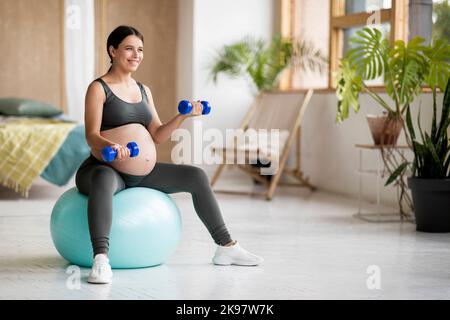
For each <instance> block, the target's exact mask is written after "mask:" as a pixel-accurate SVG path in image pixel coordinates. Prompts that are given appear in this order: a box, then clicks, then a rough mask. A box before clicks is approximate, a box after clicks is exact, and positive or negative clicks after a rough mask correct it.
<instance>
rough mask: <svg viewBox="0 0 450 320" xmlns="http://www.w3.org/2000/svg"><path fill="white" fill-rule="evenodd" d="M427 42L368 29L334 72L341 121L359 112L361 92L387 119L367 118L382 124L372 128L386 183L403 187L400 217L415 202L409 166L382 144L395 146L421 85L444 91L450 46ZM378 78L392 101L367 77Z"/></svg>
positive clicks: (400, 199) (357, 38) (400, 189)
mask: <svg viewBox="0 0 450 320" xmlns="http://www.w3.org/2000/svg"><path fill="white" fill-rule="evenodd" d="M424 41H425V40H424V39H423V38H420V37H415V38H413V39H412V40H411V41H409V43H408V44H405V42H404V41H401V40H398V41H396V42H395V43H394V44H393V45H391V44H390V43H389V41H388V40H387V39H385V38H383V36H382V34H381V32H380V31H379V30H377V29H373V28H368V27H365V28H363V29H362V30H361V31H358V32H357V33H356V37H353V38H352V39H351V42H352V43H354V44H356V45H357V46H356V47H355V48H354V49H352V50H350V51H349V52H347V54H346V55H345V57H344V59H342V60H341V64H340V68H339V69H338V70H337V72H336V80H337V88H336V94H337V97H338V104H337V116H336V121H337V122H342V121H343V120H344V119H346V118H348V116H349V109H350V108H353V109H354V111H355V112H358V111H359V109H360V105H359V94H360V93H361V92H364V93H367V94H368V95H369V96H370V97H371V98H373V99H374V100H375V101H376V102H377V104H378V105H379V106H380V107H381V109H382V111H383V115H382V116H381V117H379V118H380V119H379V120H378V121H380V122H384V123H382V124H381V125H380V124H379V123H375V124H373V123H372V122H373V121H372V118H371V117H370V116H369V117H368V120H369V124H370V125H371V127H372V129H373V128H375V129H376V128H378V130H373V131H372V136H373V138H374V142H375V144H379V147H380V151H381V155H382V159H383V162H384V164H385V168H386V170H387V171H388V174H389V175H390V177H389V179H388V180H387V182H386V185H388V184H391V183H394V182H395V184H396V185H397V186H398V187H399V191H400V192H399V193H398V202H399V208H400V215H401V216H402V217H404V216H407V214H409V212H406V211H405V210H404V208H403V204H404V203H406V206H407V207H408V208H409V211H413V210H414V205H413V200H411V198H410V197H409V195H408V193H407V192H406V189H407V185H406V181H405V179H404V177H405V173H406V167H407V165H403V166H402V164H401V165H400V167H401V168H399V167H397V163H398V161H395V162H393V161H392V159H393V157H392V155H393V151H392V148H385V147H384V145H386V144H387V145H395V143H396V141H397V137H398V134H399V133H400V130H401V128H403V127H404V126H405V125H404V123H405V121H404V118H405V114H406V112H407V111H409V108H410V105H411V103H412V102H413V101H414V99H415V98H416V97H417V96H418V95H420V94H421V93H422V86H423V85H428V86H429V87H430V88H431V89H432V91H433V95H434V96H435V95H436V90H437V89H440V90H441V91H444V90H445V86H446V84H447V80H448V78H449V75H450V64H449V56H450V46H449V44H448V43H447V42H446V41H445V40H442V39H441V40H436V41H433V42H431V43H430V44H429V45H424ZM376 78H382V79H383V83H384V85H385V88H386V93H387V95H388V96H389V98H390V99H389V101H387V100H385V99H383V98H382V97H381V96H380V95H379V94H377V93H376V92H375V91H374V90H373V89H372V88H370V87H369V86H368V85H367V84H366V83H365V81H366V80H374V79H376ZM377 131H378V132H377ZM405 136H406V140H407V141H410V140H411V139H410V138H409V137H408V133H407V132H405ZM409 145H411V144H410V143H409ZM402 161H403V160H402ZM402 161H400V162H402Z"/></svg>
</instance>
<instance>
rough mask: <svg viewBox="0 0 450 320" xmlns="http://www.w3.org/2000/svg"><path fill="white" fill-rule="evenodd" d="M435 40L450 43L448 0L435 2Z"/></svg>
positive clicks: (449, 6) (435, 0) (434, 0)
mask: <svg viewBox="0 0 450 320" xmlns="http://www.w3.org/2000/svg"><path fill="white" fill-rule="evenodd" d="M433 38H435V39H447V41H448V42H449V43H450V4H449V1H448V0H445V1H443V0H433Z"/></svg>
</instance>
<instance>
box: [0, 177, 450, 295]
mask: <svg viewBox="0 0 450 320" xmlns="http://www.w3.org/2000/svg"><path fill="white" fill-rule="evenodd" d="M72 186H73V184H72V183H71V184H69V185H67V186H66V187H64V188H58V187H55V186H52V185H50V184H48V183H47V182H45V181H43V180H38V181H37V183H36V185H35V186H34V187H33V188H32V190H31V193H30V197H29V199H26V200H25V199H21V198H20V197H19V196H17V195H16V194H15V193H14V192H11V191H9V190H7V189H5V188H3V187H0V299H202V300H203V299H225V300H227V299H449V298H450V268H449V266H450V234H427V233H418V232H416V231H415V226H414V225H413V224H411V223H407V222H405V223H381V224H378V223H368V222H364V221H361V220H359V219H355V218H354V217H352V214H353V213H355V212H356V209H357V202H356V200H354V199H345V198H342V197H338V196H335V195H331V194H326V193H322V192H320V191H319V192H315V193H311V192H309V191H307V190H305V189H293V188H284V189H283V188H281V189H279V190H278V192H277V194H276V196H275V198H274V200H273V201H271V202H267V201H265V200H264V199H262V198H250V197H247V196H231V195H217V199H218V201H219V203H220V206H221V208H222V211H223V215H224V218H225V221H226V222H227V225H228V227H229V230H230V231H231V234H232V236H233V238H235V239H238V240H239V241H240V243H241V244H242V245H243V246H244V247H245V248H247V249H249V250H250V251H253V252H254V253H256V254H260V255H262V256H263V257H264V258H265V263H264V265H262V266H260V267H219V266H214V265H212V264H211V257H212V254H213V252H214V250H215V245H214V243H213V241H212V239H211V238H210V236H209V234H208V233H207V231H206V229H205V228H204V226H203V225H202V224H201V222H200V220H199V219H198V218H197V216H196V214H195V211H194V208H193V206H192V202H191V199H190V195H188V194H177V195H174V196H173V198H174V200H175V201H176V203H177V204H178V206H179V208H180V210H181V211H182V216H183V233H182V241H181V243H180V245H179V248H178V250H177V251H176V253H175V254H174V255H173V256H172V257H171V258H170V259H169V260H168V261H167V262H166V263H165V264H164V265H161V266H158V267H153V268H146V269H135V270H116V271H115V272H114V281H113V283H112V284H111V285H90V284H88V283H86V277H87V274H88V271H89V270H88V269H85V268H82V269H81V270H80V271H81V282H80V284H81V285H80V287H79V288H78V287H77V281H76V277H75V275H76V273H75V274H71V273H70V272H73V270H75V271H76V269H72V268H69V269H68V267H69V266H70V265H69V264H68V263H67V262H66V261H65V260H64V259H62V258H61V257H60V256H59V255H58V253H57V252H56V250H55V248H54V247H53V244H52V240H51V238H50V231H49V221H50V213H51V210H52V207H53V204H54V203H55V201H56V199H57V198H58V197H59V195H60V194H62V193H63V192H64V191H65V190H67V189H68V188H70V187H72ZM370 266H375V267H370ZM368 268H369V269H368ZM371 268H375V269H371ZM373 270H375V272H374V273H371V272H373ZM66 271H68V272H69V273H66ZM368 271H369V273H368ZM377 284H379V288H377Z"/></svg>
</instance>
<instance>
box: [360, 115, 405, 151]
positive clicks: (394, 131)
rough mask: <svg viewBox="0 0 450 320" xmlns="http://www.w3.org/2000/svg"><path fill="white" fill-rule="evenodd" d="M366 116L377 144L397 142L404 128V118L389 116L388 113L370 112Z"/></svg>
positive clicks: (394, 143)
mask: <svg viewBox="0 0 450 320" xmlns="http://www.w3.org/2000/svg"><path fill="white" fill-rule="evenodd" d="M366 117H367V122H368V123H369V129H370V132H371V133H372V138H373V142H374V143H375V145H383V144H385V145H396V144H397V140H398V137H399V135H400V132H401V131H402V128H403V122H402V120H400V119H397V118H389V117H388V115H387V114H383V115H381V116H376V115H370V114H368V115H367V116H366Z"/></svg>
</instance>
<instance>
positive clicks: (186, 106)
mask: <svg viewBox="0 0 450 320" xmlns="http://www.w3.org/2000/svg"><path fill="white" fill-rule="evenodd" d="M202 105H203V111H202V114H208V113H210V112H211V105H210V104H209V102H208V101H202ZM191 111H192V103H191V102H190V101H189V100H181V101H180V103H179V104H178V112H180V113H181V114H189V113H191Z"/></svg>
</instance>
